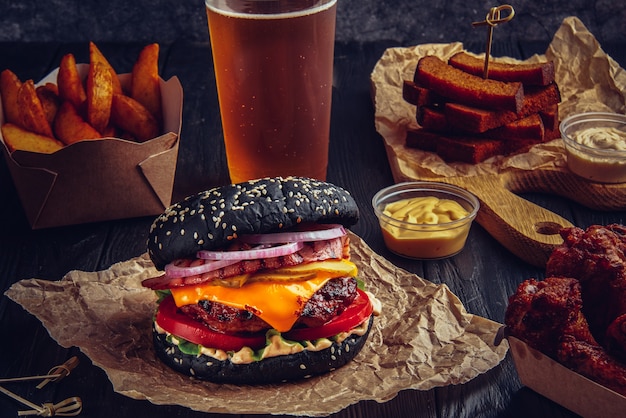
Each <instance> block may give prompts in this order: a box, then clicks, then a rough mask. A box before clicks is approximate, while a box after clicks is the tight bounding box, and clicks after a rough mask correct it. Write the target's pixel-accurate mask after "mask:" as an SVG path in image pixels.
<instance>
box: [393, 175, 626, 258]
mask: <svg viewBox="0 0 626 418" xmlns="http://www.w3.org/2000/svg"><path fill="white" fill-rule="evenodd" d="M391 168H392V172H393V174H394V178H395V181H396V182H402V181H419V180H422V179H418V178H407V177H406V176H403V175H402V173H401V172H400V170H399V169H398V167H397V165H396V164H393V163H392V164H391ZM428 181H441V182H445V183H449V184H454V185H456V186H460V187H462V188H464V189H466V190H468V191H470V192H472V193H473V194H474V195H476V197H477V198H478V199H479V200H480V204H481V207H480V210H479V212H478V215H477V217H476V221H477V222H478V223H479V224H480V225H481V226H482V227H483V228H485V230H487V231H488V232H489V233H490V234H491V235H492V236H493V237H494V238H495V239H496V240H497V241H498V242H500V243H501V244H502V245H503V246H504V247H506V248H507V249H508V250H509V251H511V252H512V253H513V254H515V255H517V256H518V257H520V258H521V259H522V260H524V261H526V262H527V263H530V264H532V265H535V266H538V267H545V265H546V262H547V261H548V257H549V256H550V254H551V253H552V250H553V249H554V248H555V247H556V246H558V245H560V244H561V243H562V242H563V240H562V238H561V236H560V235H559V234H558V232H559V230H560V229H561V228H563V227H570V226H573V225H572V223H571V222H569V221H568V220H566V219H564V218H563V217H561V216H559V215H557V214H555V213H553V212H551V211H549V210H547V209H545V208H543V207H541V206H538V205H536V204H534V203H532V202H529V201H528V200H526V199H523V198H522V197H520V196H518V195H517V194H516V193H526V192H539V193H548V194H553V195H559V196H563V197H566V198H568V199H571V200H573V201H575V202H578V203H580V204H582V205H583V206H586V207H588V208H591V209H597V210H609V211H610V210H626V183H620V184H600V183H592V182H589V181H586V180H584V179H582V178H580V177H578V176H576V175H575V174H573V173H571V172H570V171H568V170H567V169H553V170H552V169H550V170H533V171H523V170H515V171H507V172H503V173H500V174H490V175H480V176H472V177H441V178H437V179H436V180H433V179H431V178H429V179H428Z"/></svg>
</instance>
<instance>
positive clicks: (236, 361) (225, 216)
mask: <svg viewBox="0 0 626 418" xmlns="http://www.w3.org/2000/svg"><path fill="white" fill-rule="evenodd" d="M358 217H359V213H358V207H357V205H356V203H355V201H354V199H353V198H352V196H350V194H349V193H348V192H347V191H345V190H344V189H342V188H340V187H337V186H334V185H332V184H330V183H326V182H321V181H316V180H312V179H307V178H299V177H288V178H265V179H259V180H254V181H250V182H245V183H239V184H233V185H228V186H223V187H218V188H214V189H211V190H208V191H206V192H202V193H199V194H197V195H194V196H190V197H188V198H187V199H185V200H184V201H182V202H180V203H177V204H174V205H172V206H171V207H170V208H168V209H167V210H166V211H165V212H164V213H163V214H162V215H161V216H159V217H158V218H157V219H156V220H155V221H154V223H153V225H152V227H151V230H150V237H149V241H148V253H149V255H150V257H151V259H152V261H153V262H154V264H155V266H156V267H157V268H158V269H161V270H164V273H163V274H162V275H161V276H158V277H154V278H150V279H147V280H145V281H144V282H143V285H144V286H146V287H149V288H151V289H154V290H156V291H157V292H159V294H160V295H161V297H160V300H159V302H160V304H159V307H158V308H157V312H156V314H155V318H154V330H153V336H154V342H155V348H156V351H157V354H158V356H159V357H160V358H161V359H162V360H163V361H164V362H165V363H166V364H167V365H169V366H170V367H172V368H174V369H175V370H177V371H179V372H182V373H185V374H188V375H192V376H195V377H197V378H200V379H205V380H210V381H214V382H220V383H238V384H241V383H247V384H257V383H271V382H281V381H287V380H295V379H300V378H304V377H308V376H312V375H317V374H321V373H325V372H328V371H330V370H332V369H335V368H337V367H341V366H343V365H345V364H346V363H348V362H349V361H351V360H352V358H354V356H356V354H357V353H358V352H359V351H360V349H361V348H362V346H363V345H364V343H365V341H366V339H367V335H368V333H369V330H370V328H371V324H372V320H373V319H372V317H373V315H376V314H378V312H379V310H380V306H379V303H378V301H376V300H375V298H374V297H373V296H372V295H371V294H369V293H367V292H365V291H364V290H363V289H362V287H363V283H362V282H361V281H360V280H358V279H357V268H356V266H355V265H354V263H352V262H351V261H350V247H349V237H348V235H347V232H346V230H345V227H349V226H351V225H354V224H355V223H356V222H357V221H358Z"/></svg>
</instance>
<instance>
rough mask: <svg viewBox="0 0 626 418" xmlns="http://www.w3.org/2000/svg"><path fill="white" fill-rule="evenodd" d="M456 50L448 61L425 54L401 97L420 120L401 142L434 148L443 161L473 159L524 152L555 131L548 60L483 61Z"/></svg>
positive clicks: (555, 95) (555, 91) (555, 93)
mask: <svg viewBox="0 0 626 418" xmlns="http://www.w3.org/2000/svg"><path fill="white" fill-rule="evenodd" d="M483 70H484V60H482V59H479V58H476V57H474V56H472V55H470V54H468V53H466V52H459V53H457V54H455V55H453V56H452V57H450V59H449V60H448V62H445V61H443V60H442V59H440V58H438V57H436V56H425V57H423V58H421V59H420V60H419V62H418V64H417V68H416V70H415V75H414V78H413V80H412V81H410V80H405V81H404V85H403V91H402V95H403V98H404V100H406V101H407V102H409V103H411V104H413V105H415V106H416V107H417V112H416V118H417V122H418V124H419V125H420V127H419V128H417V129H411V130H409V131H408V132H407V137H406V145H407V146H409V147H414V148H419V149H422V150H425V151H431V152H436V153H437V154H438V155H439V156H440V157H441V158H443V159H444V160H445V161H461V162H467V163H478V162H481V161H484V160H486V159H487V158H490V157H493V156H495V155H509V154H514V153H519V152H525V151H527V150H528V149H529V148H530V147H531V146H533V145H535V144H538V143H541V142H546V141H549V140H552V139H554V138H557V137H558V136H559V128H558V127H559V115H558V103H559V102H560V101H561V95H560V92H559V88H558V86H557V84H556V82H555V80H554V64H553V63H552V62H542V63H536V64H505V63H502V62H491V61H490V63H489V71H488V77H487V78H483V76H482V75H483Z"/></svg>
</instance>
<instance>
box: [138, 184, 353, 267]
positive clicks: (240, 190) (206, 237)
mask: <svg viewBox="0 0 626 418" xmlns="http://www.w3.org/2000/svg"><path fill="white" fill-rule="evenodd" d="M358 219H359V210H358V207H357V205H356V202H355V201H354V198H353V197H352V196H351V195H350V193H349V192H348V191H346V190H344V189H342V188H341V187H338V186H335V185H333V184H330V183H327V182H323V181H318V180H313V179H309V178H303V177H286V178H281V177H276V178H263V179H258V180H252V181H248V182H243V183H238V184H231V185H228V186H222V187H216V188H213V189H210V190H207V191H205V192H201V193H198V194H196V195H193V196H189V197H187V198H186V199H184V200H183V201H182V202H180V203H176V204H174V205H172V206H170V207H169V208H168V209H167V210H166V211H165V212H164V213H163V214H162V215H160V216H159V217H158V218H157V219H156V220H155V221H154V222H153V223H152V227H151V228H150V235H149V239H148V253H149V255H150V258H151V259H152V261H153V263H154V265H155V266H156V267H157V268H158V269H163V268H164V267H165V265H166V264H167V263H169V262H171V261H173V260H176V259H179V258H185V257H188V256H190V255H193V254H195V253H196V252H198V251H200V250H215V249H218V248H221V247H223V246H225V245H227V244H228V243H230V242H231V241H232V240H233V239H234V238H236V237H237V236H240V235H243V234H262V233H268V232H275V231H278V230H288V229H290V228H292V227H295V226H297V225H300V224H304V223H336V224H342V225H344V226H351V225H354V224H355V223H356V222H357V221H358Z"/></svg>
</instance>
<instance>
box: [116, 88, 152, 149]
mask: <svg viewBox="0 0 626 418" xmlns="http://www.w3.org/2000/svg"><path fill="white" fill-rule="evenodd" d="M111 120H112V121H113V123H114V124H115V125H116V126H117V127H119V128H120V129H122V130H123V131H127V132H129V133H131V134H132V135H133V136H134V137H135V138H136V139H137V141H139V142H145V141H147V140H149V139H152V138H155V137H156V136H157V135H158V134H159V123H158V122H157V120H156V118H155V117H154V116H153V115H152V113H150V111H148V109H146V108H145V107H144V106H143V105H142V104H141V103H139V102H138V101H136V100H135V99H133V98H131V97H128V96H124V95H122V94H114V95H113V105H112V106H111Z"/></svg>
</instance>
